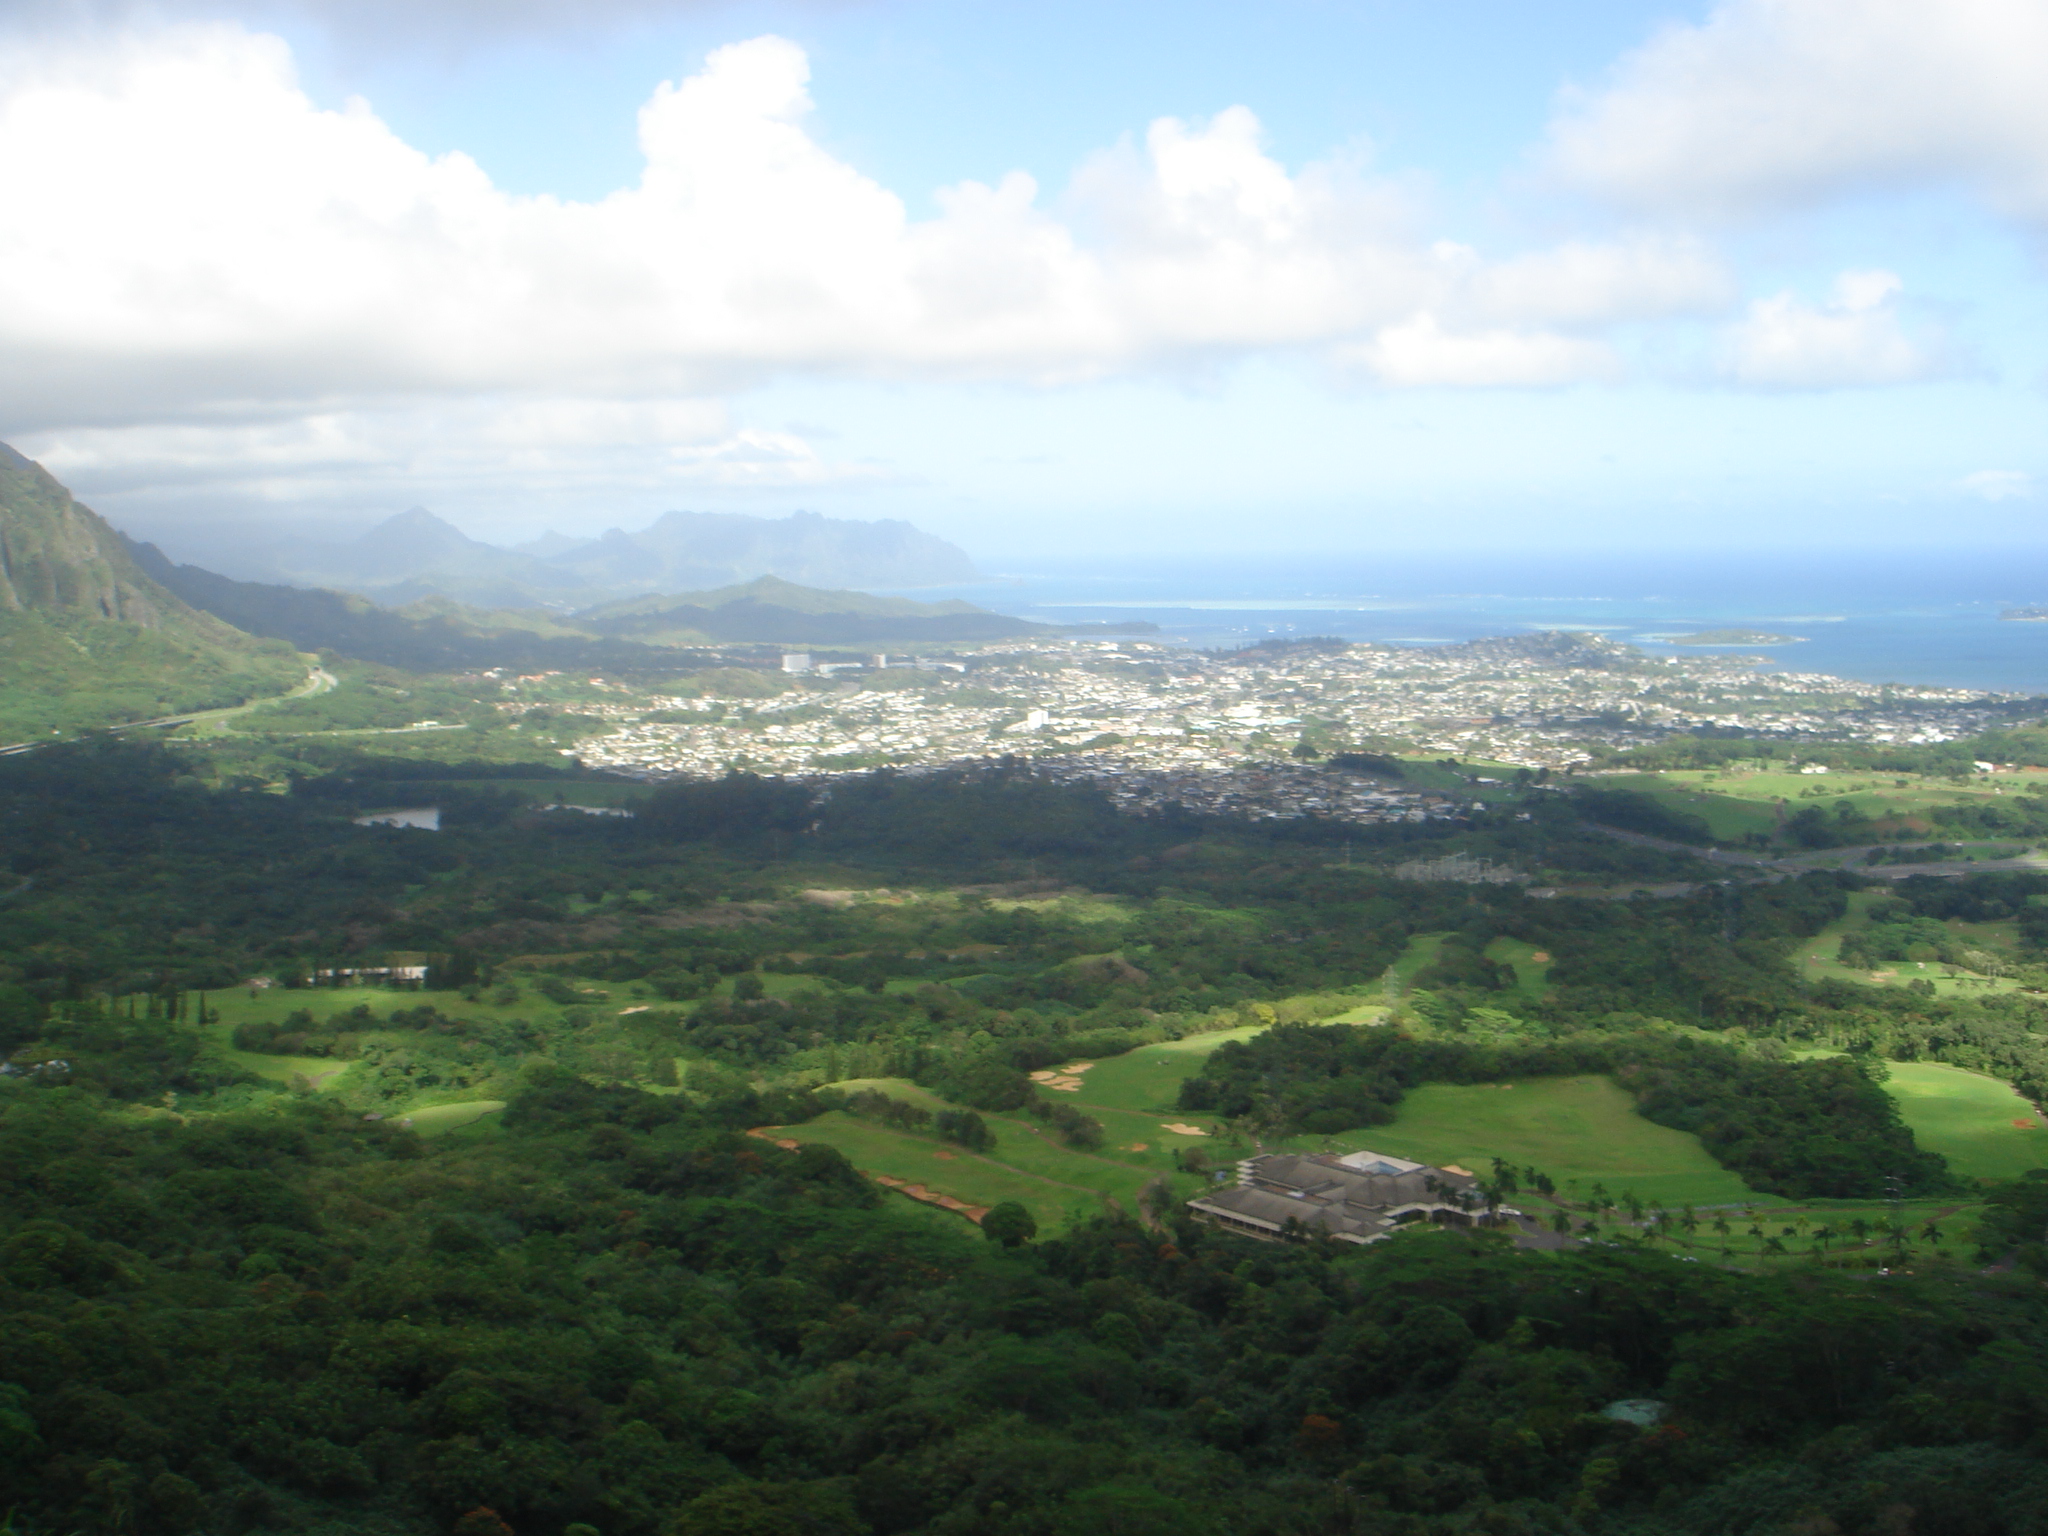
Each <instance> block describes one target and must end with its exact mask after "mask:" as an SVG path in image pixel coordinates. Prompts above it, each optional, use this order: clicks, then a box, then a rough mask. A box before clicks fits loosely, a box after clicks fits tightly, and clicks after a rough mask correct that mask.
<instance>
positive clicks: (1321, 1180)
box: [1188, 1153, 1479, 1243]
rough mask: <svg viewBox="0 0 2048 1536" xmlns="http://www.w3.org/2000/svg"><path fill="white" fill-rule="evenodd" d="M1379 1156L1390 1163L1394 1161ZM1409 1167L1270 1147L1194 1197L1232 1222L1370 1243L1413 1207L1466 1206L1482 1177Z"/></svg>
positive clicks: (1202, 1208)
mask: <svg viewBox="0 0 2048 1536" xmlns="http://www.w3.org/2000/svg"><path fill="white" fill-rule="evenodd" d="M1355 1155H1356V1154H1354V1156H1355ZM1375 1162H1376V1163H1377V1164H1378V1166H1383V1167H1384V1166H1388V1165H1389V1164H1390V1163H1391V1162H1392V1160H1388V1161H1387V1162H1386V1163H1379V1162H1378V1160H1377V1159H1375ZM1405 1167H1406V1168H1407V1170H1408V1171H1406V1172H1400V1173H1394V1172H1385V1173H1374V1172H1367V1171H1365V1170H1364V1169H1361V1168H1358V1167H1355V1166H1349V1165H1347V1164H1346V1163H1345V1162H1344V1161H1342V1160H1340V1159H1338V1158H1336V1157H1334V1156H1297V1155H1294V1154H1291V1153H1267V1154H1266V1155H1264V1156H1261V1157H1253V1158H1247V1159H1246V1160H1245V1161H1244V1162H1242V1163H1240V1164H1239V1165H1238V1184H1237V1188H1235V1189H1222V1190H1216V1191H1214V1192H1212V1193H1210V1194H1205V1195H1203V1196H1201V1197H1200V1198H1198V1199H1195V1200H1191V1201H1189V1202H1188V1204H1189V1206H1190V1207H1191V1208H1192V1209H1194V1210H1196V1211H1198V1212H1202V1213H1205V1214H1207V1215H1210V1216H1213V1217H1215V1218H1217V1219H1218V1220H1220V1221H1222V1222H1224V1223H1225V1224H1226V1225H1239V1226H1244V1227H1250V1228H1255V1229H1258V1230H1260V1231H1267V1232H1274V1233H1277V1232H1279V1231H1280V1230H1281V1229H1282V1228H1284V1227H1285V1226H1286V1225H1287V1223H1288V1222H1290V1221H1293V1222H1297V1223H1299V1224H1300V1225H1301V1226H1304V1227H1309V1228H1320V1229H1322V1230H1323V1231H1325V1232H1328V1233H1329V1234H1330V1235H1331V1236H1333V1237H1338V1238H1342V1239H1345V1240H1347V1241H1350V1242H1355V1243H1368V1242H1373V1241H1375V1240H1377V1239H1378V1238H1381V1237H1384V1236H1386V1235H1387V1234H1388V1233H1389V1232H1391V1231H1392V1230H1393V1229H1394V1226H1395V1225H1396V1222H1397V1219H1398V1218H1399V1217H1401V1216H1403V1215H1406V1214H1409V1213H1411V1212H1416V1211H1443V1210H1461V1209H1463V1207H1462V1206H1461V1205H1460V1204H1459V1200H1458V1196H1459V1195H1460V1194H1461V1193H1462V1192H1463V1191H1465V1190H1467V1189H1470V1188H1472V1187H1473V1186H1474V1185H1476V1184H1477V1183H1478V1182H1479V1181H1478V1180H1477V1179H1475V1178H1473V1177H1472V1176H1471V1175H1470V1174H1463V1173H1450V1172H1447V1171H1445V1170H1444V1169H1441V1168H1429V1167H1424V1166H1422V1165H1420V1164H1405Z"/></svg>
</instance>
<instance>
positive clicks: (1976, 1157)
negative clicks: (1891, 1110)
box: [1885, 1061, 2048, 1179]
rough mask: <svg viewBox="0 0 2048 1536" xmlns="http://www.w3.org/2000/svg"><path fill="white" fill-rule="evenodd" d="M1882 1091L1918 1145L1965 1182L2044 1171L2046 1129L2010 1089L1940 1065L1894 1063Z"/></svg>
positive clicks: (2047, 1147)
mask: <svg viewBox="0 0 2048 1536" xmlns="http://www.w3.org/2000/svg"><path fill="white" fill-rule="evenodd" d="M1885 1086H1886V1088H1888V1089H1889V1090H1890V1091H1891V1094H1892V1097H1893V1098H1895V1099H1897V1100H1898V1101H1899V1112H1900V1113H1901V1114H1902V1115H1904V1116H1905V1119H1906V1123H1907V1124H1908V1125H1910V1126H1912V1128H1913V1136H1914V1138H1915V1139H1916V1140H1917V1141H1918V1142H1919V1143H1920V1145H1921V1146H1923V1147H1925V1148H1927V1149H1928V1150H1929V1151H1930V1152H1939V1153H1940V1154H1941V1155H1942V1156H1943V1157H1946V1158H1947V1159H1948V1161H1949V1166H1950V1167H1951V1168H1953V1169H1954V1170H1955V1171H1956V1172H1957V1173H1958V1174H1961V1175H1962V1176H1963V1177H1965V1178H1977V1179H2011V1178H2017V1177H2018V1176H2019V1175H2020V1174H2022V1173H2025V1172H2026V1171H2027V1170H2028V1169H2030V1168H2044V1167H2048V1127H2044V1125H2043V1123H2042V1117H2041V1116H2040V1115H2039V1114H2037V1113H2036V1112H2035V1110H2034V1106H2033V1105H2031V1104H2029V1103H2028V1102H2027V1101H2026V1100H2025V1099H2023V1098H2021V1097H2020V1096H2019V1095H2018V1094H2017V1093H2015V1092H2013V1090H2012V1087H2011V1085H2010V1084H2007V1083H2004V1082H2001V1081H2000V1080H1999V1079H1997V1078H1995V1077H1986V1076H1983V1075H1982V1074H1980V1073H1976V1072H1965V1071H1964V1070H1963V1069H1962V1068H1961V1067H1949V1066H1943V1065H1942V1064H1940V1063H1939V1062H1932V1061H1897V1062H1893V1063H1891V1080H1890V1081H1889V1082H1887V1083H1886V1084H1885Z"/></svg>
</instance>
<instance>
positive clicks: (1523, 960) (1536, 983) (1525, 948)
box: [1486, 939, 1550, 1003]
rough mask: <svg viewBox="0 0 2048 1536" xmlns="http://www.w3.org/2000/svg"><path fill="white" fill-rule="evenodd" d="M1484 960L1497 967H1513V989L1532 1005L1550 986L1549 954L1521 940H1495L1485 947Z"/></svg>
mask: <svg viewBox="0 0 2048 1536" xmlns="http://www.w3.org/2000/svg"><path fill="white" fill-rule="evenodd" d="M1539 955H1540V956H1542V958H1541V959H1540V960H1539V959H1538V958H1537V956H1539ZM1486 958H1487V959H1489V960H1491V961H1493V962H1495V963H1496V964H1499V965H1511V966H1513V967H1514V968H1515V989H1516V990H1517V991H1518V992H1520V993H1521V995H1522V996H1523V997H1525V998H1527V999H1528V1000H1529V1001H1530V1002H1532V1003H1533V1002H1536V1001H1537V1000H1539V999H1540V998H1541V997H1542V996H1543V993H1544V989H1545V988H1547V987H1548V986H1549V985H1550V953H1549V951H1547V950H1541V949H1538V948H1537V947H1536V946H1535V945H1534V944H1529V943H1525V942H1523V941H1522V940H1521V939H1495V940H1493V941H1492V942H1491V943H1489V944H1488V945H1487V946H1486Z"/></svg>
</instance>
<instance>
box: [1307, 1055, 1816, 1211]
mask: <svg viewBox="0 0 2048 1536" xmlns="http://www.w3.org/2000/svg"><path fill="white" fill-rule="evenodd" d="M1326 1141H1327V1142H1329V1143H1330V1144H1331V1145H1332V1148H1333V1150H1337V1151H1344V1152H1355V1151H1359V1150H1362V1149H1365V1148H1371V1149H1372V1150H1373V1151H1375V1152H1391V1153H1393V1154H1394V1155H1395V1156H1396V1157H1407V1158H1413V1159H1415V1160H1416V1161H1418V1162H1426V1163H1433V1164H1435V1165H1436V1166H1438V1167H1445V1166H1448V1165H1451V1164H1455V1165H1457V1166H1458V1167H1461V1168H1468V1169H1470V1170H1471V1171H1472V1172H1474V1173H1479V1174H1484V1173H1485V1172H1486V1171H1487V1169H1488V1167H1489V1166H1490V1163H1491V1160H1492V1159H1493V1158H1495V1157H1502V1158H1505V1159H1506V1160H1507V1161H1509V1162H1510V1163H1513V1164H1514V1165H1515V1166H1517V1167H1535V1168H1539V1169H1541V1170H1542V1171H1543V1172H1545V1173H1547V1174H1549V1175H1550V1176H1551V1177H1552V1178H1553V1179H1555V1180H1556V1181H1557V1184H1558V1188H1559V1190H1560V1192H1562V1193H1564V1194H1565V1195H1566V1196H1567V1198H1569V1196H1570V1193H1571V1188H1572V1186H1571V1183H1570V1181H1571V1180H1574V1179H1576V1180H1578V1181H1579V1184H1580V1187H1581V1195H1582V1197H1583V1191H1584V1189H1585V1188H1586V1187H1590V1186H1591V1185H1592V1184H1593V1183H1595V1182H1596V1181H1597V1182H1599V1183H1602V1184H1604V1185H1606V1186H1607V1188H1608V1190H1609V1191H1610V1192H1611V1193H1614V1194H1620V1193H1621V1192H1622V1191H1624V1190H1630V1189H1632V1190H1634V1191H1635V1192H1636V1193H1637V1194H1638V1195H1640V1196H1641V1197H1642V1198H1643V1199H1644V1200H1646V1201H1647V1200H1653V1199H1654V1200H1661V1201H1663V1202H1664V1204H1665V1205H1667V1206H1673V1207H1675V1206H1679V1205H1683V1204H1685V1203H1687V1202H1688V1201H1690V1202H1692V1203H1693V1204H1696V1205H1717V1204H1727V1203H1732V1202H1742V1201H1754V1202H1756V1203H1758V1204H1778V1203H1780V1202H1779V1201H1777V1199H1776V1197H1775V1196H1771V1195H1758V1194H1756V1193H1755V1192H1754V1191H1752V1190H1750V1189H1748V1188H1747V1187H1746V1186H1745V1185H1744V1184H1743V1182H1742V1181H1741V1180H1740V1179H1738V1178H1737V1177H1736V1176H1735V1175H1734V1174H1732V1173H1730V1172H1728V1171H1727V1170H1726V1169H1725V1168H1723V1167H1722V1166H1721V1165H1720V1164H1719V1163H1717V1162H1715V1161H1714V1160H1713V1158H1712V1157H1710V1156H1708V1155H1707V1150H1706V1148H1704V1147H1702V1146H1701V1145H1700V1143H1699V1138H1697V1137H1695V1136H1688V1135H1687V1134H1685V1133H1684V1132H1683V1131H1674V1130H1670V1129H1668V1128H1666V1127H1664V1126H1661V1125H1652V1124H1651V1123H1650V1122H1649V1121H1648V1120H1645V1119H1644V1118H1643V1117H1642V1116H1641V1115H1638V1114H1637V1113H1636V1112H1635V1107H1634V1101H1633V1100H1631V1099H1630V1098H1629V1096H1628V1094H1626V1093H1625V1092H1623V1091H1622V1090H1621V1089H1620V1088H1618V1087H1617V1086H1615V1084H1614V1083H1613V1082H1612V1081H1611V1080H1610V1079H1608V1078H1605V1077H1549V1078H1535V1079H1527V1080H1524V1081H1521V1082H1517V1083H1515V1084H1513V1085H1512V1086H1509V1087H1496V1086H1492V1085H1477V1086H1467V1087H1461V1086H1455V1085H1452V1084H1448V1083H1431V1084H1426V1085H1424V1086H1423V1087H1420V1088H1415V1089H1411V1090H1410V1091H1409V1093H1408V1096H1407V1097H1406V1098H1404V1099H1403V1100H1402V1101H1401V1108H1400V1111H1399V1113H1398V1114H1397V1115H1396V1116H1395V1119H1394V1122H1393V1124H1391V1125H1376V1126H1372V1127H1369V1128H1366V1129H1362V1130H1357V1131H1347V1132H1344V1133H1342V1134H1340V1135H1337V1136H1333V1137H1320V1136H1304V1137H1297V1138H1295V1139H1293V1140H1291V1141H1289V1142H1288V1143H1286V1145H1287V1147H1288V1149H1290V1150H1295V1151H1314V1150H1320V1149H1321V1147H1322V1145H1323V1144H1324V1142H1326Z"/></svg>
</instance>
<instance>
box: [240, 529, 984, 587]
mask: <svg viewBox="0 0 2048 1536" xmlns="http://www.w3.org/2000/svg"><path fill="white" fill-rule="evenodd" d="M212 567H213V568H216V569H219V570H221V571H222V572H223V573H224V574H227V575H229V576H230V577H233V578H234V579H237V580H244V581H258V582H264V583H268V584H273V585H285V586H298V587H308V588H326V589H329V590H341V591H355V592H360V593H362V594H363V595H364V596H367V597H372V598H375V599H376V600H377V601H378V602H380V603H383V604H385V605H386V606H391V605H395V604H402V603H405V602H409V601H412V600H414V599H416V598H421V597H432V596H439V597H450V598H454V599H456V600H457V601H459V602H465V603H470V604H473V605H477V606H482V607H490V608H515V607H550V608H555V609H565V608H568V609H580V608H589V607H592V606H595V605H598V604H601V603H605V602H611V601H620V600H627V599H632V598H637V597H642V596H647V595H652V594H660V593H674V592H686V591H699V590H704V589H716V588H720V587H725V586H731V585H737V584H741V583H744V582H747V581H750V580H753V579H755V578H757V577H761V576H772V577H776V578H778V579H781V580H785V581H790V582H793V583H797V584H801V585H804V586H810V587H825V588H850V587H862V588H865V587H917V586H937V585H942V584H945V583H949V582H961V581H975V580H978V579H980V572H979V571H978V570H976V568H975V566H974V562H973V561H972V560H971V559H969V558H968V556H967V554H966V552H965V551H963V550H961V549H960V548H959V547H958V546H956V545H953V544H950V543H948V542H947V541H946V540H944V539H941V538H938V537H937V536H936V535H933V534H929V533H926V532H924V531H923V530H922V529H919V528H917V527H916V526H914V525H913V524H911V523H908V522H904V521H902V520H900V519H891V518H882V519H876V520H873V521H862V520H859V519H852V518H831V517H825V516H822V515H821V514H819V513H816V512H793V513H790V514H789V515H788V516H786V517H781V518H766V517H757V516H754V515H752V514H749V513H738V512H683V511H672V512H665V513H663V514H662V515H661V516H660V517H658V518H656V519H655V520H654V521H653V522H652V523H650V524H648V525H647V526H646V527H645V528H642V529H639V530H638V531H636V532H628V531H626V530H625V529H622V528H616V527H614V528H608V529H606V530H605V531H604V533H602V534H600V535H599V536H598V537H596V538H594V539H571V538H568V537H566V536H565V535H562V534H559V533H552V532H551V533H547V534H543V535H542V536H541V537H540V538H538V539H534V540H530V541H528V543H526V544H525V545H522V546H520V547H517V548H512V549H506V548H503V547H500V546H498V545H495V544H487V543H485V542H483V541H482V540H480V539H474V538H471V537H470V536H469V535H468V534H466V533H464V532H463V531H462V530H461V529H459V528H457V527H456V526H455V525H454V524H452V523H450V522H448V521H447V520H446V519H444V518H442V517H440V516H438V515H437V514H435V513H432V512H429V511H428V510H427V509H426V508H424V507H411V508H408V509H407V510H406V511H404V512H400V513H395V514H394V515H392V516H391V517H388V518H386V519H384V520H383V521H382V522H380V523H378V524H377V525H376V526H375V527H373V528H370V529H368V530H367V531H365V532H364V533H363V534H361V535H359V536H358V537H357V538H355V539H353V540H350V541H346V542H342V543H333V542H321V541H317V540H312V539H303V538H293V539H283V540H279V541H278V542H276V543H274V544H271V545H269V546H266V547H264V548H260V549H257V550H254V551H250V552H247V553H246V554H243V555H240V556H231V557H229V558H227V559H215V560H214V561H213V562H212Z"/></svg>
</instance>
